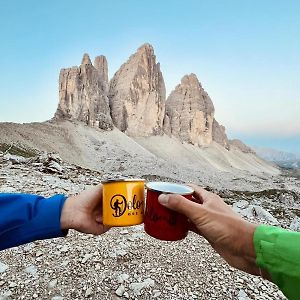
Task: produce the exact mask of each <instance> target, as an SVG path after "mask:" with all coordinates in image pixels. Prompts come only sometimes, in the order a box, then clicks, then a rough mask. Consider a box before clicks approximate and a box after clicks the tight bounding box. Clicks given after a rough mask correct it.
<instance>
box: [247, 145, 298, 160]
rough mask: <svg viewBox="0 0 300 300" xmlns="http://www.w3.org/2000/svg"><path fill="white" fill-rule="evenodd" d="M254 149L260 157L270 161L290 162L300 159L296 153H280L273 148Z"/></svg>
mask: <svg viewBox="0 0 300 300" xmlns="http://www.w3.org/2000/svg"><path fill="white" fill-rule="evenodd" d="M252 149H254V151H255V152H256V154H257V155H258V156H260V157H261V158H263V159H265V160H268V161H274V162H276V161H288V160H296V159H297V158H300V157H297V155H296V154H294V153H290V152H285V151H280V150H276V149H272V148H261V147H252Z"/></svg>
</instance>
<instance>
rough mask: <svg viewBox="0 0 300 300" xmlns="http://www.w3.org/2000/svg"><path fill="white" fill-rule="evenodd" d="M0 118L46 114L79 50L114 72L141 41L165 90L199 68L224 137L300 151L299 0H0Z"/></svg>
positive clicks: (49, 114)
mask: <svg viewBox="0 0 300 300" xmlns="http://www.w3.org/2000/svg"><path fill="white" fill-rule="evenodd" d="M0 28H1V29H0V43H1V46H0V64H1V73H0V122H4V121H10V122H33V121H45V120H47V119H50V118H51V117H52V116H53V114H54V112H55V110H56V107H57V103H58V75H59V70H60V69H61V68H63V67H70V66H73V65H78V64H80V62H81V58H82V55H83V53H84V52H87V53H89V54H90V56H91V59H92V61H93V59H94V57H95V56H96V55H100V54H104V55H105V56H106V57H107V59H108V64H109V73H110V76H112V75H113V74H114V72H115V71H116V70H117V69H118V68H119V67H120V65H121V64H122V63H124V62H125V61H126V60H127V59H128V57H129V56H130V55H131V54H132V53H134V52H135V51H136V49H137V48H138V47H139V46H140V45H142V44H143V43H145V42H149V43H150V44H152V45H153V46H154V49H155V53H156V56H157V60H158V61H159V62H160V63H161V70H162V72H163V75H164V79H165V83H166V88H167V92H168V93H169V92H170V91H171V90H172V89H173V88H174V87H175V86H176V85H177V84H178V83H179V82H180V79H181V77H182V76H184V75H185V74H188V73H195V74H196V75H197V76H198V78H199V80H200V82H201V83H202V85H203V87H204V88H205V90H206V91H207V92H208V94H209V95H210V97H211V98H212V100H213V103H214V105H215V109H216V119H217V120H218V121H219V123H221V124H223V125H224V126H225V127H226V128H227V133H228V134H229V136H230V138H241V139H242V140H243V141H244V142H246V143H248V144H249V143H250V144H251V145H256V146H263V147H272V146H274V145H275V147H276V148H277V149H280V150H286V151H291V152H298V153H300V1H296V0H295V1H290V0H286V1H279V0H278V1H275V0H263V1H261V0H260V1H259V0H248V1H247V0H245V1H240V0H236V1H233V0H226V1H223V0H219V1H214V0H211V1H208V0H206V1H201V0H195V1H189V0H186V1H178V0H165V1H159V0H157V1H151V2H149V1H137V0H127V1H122V0H119V1H116V0H115V1H113V0H112V1H97V0H95V1H90V0H86V1H84V2H83V1H76V0H72V1H71V0H70V1H68V0H64V1H59V0H53V1H34V0H27V1H22V0H19V1H16V0H10V1H4V0H0Z"/></svg>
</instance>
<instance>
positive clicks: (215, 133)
mask: <svg viewBox="0 0 300 300" xmlns="http://www.w3.org/2000/svg"><path fill="white" fill-rule="evenodd" d="M212 139H213V141H215V142H216V143H218V144H220V145H221V146H223V147H224V148H226V149H227V150H229V149H230V145H229V140H228V138H227V135H226V133H225V127H224V126H222V125H220V124H219V123H218V121H217V120H216V119H214V120H213V127H212Z"/></svg>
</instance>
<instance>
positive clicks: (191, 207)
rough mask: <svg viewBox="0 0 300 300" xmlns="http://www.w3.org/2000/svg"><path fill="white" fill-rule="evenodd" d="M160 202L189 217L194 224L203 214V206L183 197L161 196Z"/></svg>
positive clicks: (174, 195) (175, 195)
mask: <svg viewBox="0 0 300 300" xmlns="http://www.w3.org/2000/svg"><path fill="white" fill-rule="evenodd" d="M158 201H159V203H160V204H161V205H163V206H165V207H167V208H169V209H172V210H174V211H177V212H179V213H181V214H183V215H185V216H187V217H188V218H189V219H190V220H191V221H192V222H193V220H194V219H195V218H197V217H199V214H201V212H202V207H201V204H197V203H195V202H193V201H192V200H189V199H187V198H185V197H183V196H181V195H177V194H161V195H159V197H158Z"/></svg>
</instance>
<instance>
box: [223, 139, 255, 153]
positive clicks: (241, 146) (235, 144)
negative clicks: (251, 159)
mask: <svg viewBox="0 0 300 300" xmlns="http://www.w3.org/2000/svg"><path fill="white" fill-rule="evenodd" d="M229 144H230V148H237V149H239V150H241V151H242V152H244V153H253V154H255V151H254V150H253V149H252V148H250V147H248V146H247V145H245V144H244V143H243V142H242V141H240V140H237V139H234V140H229Z"/></svg>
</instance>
